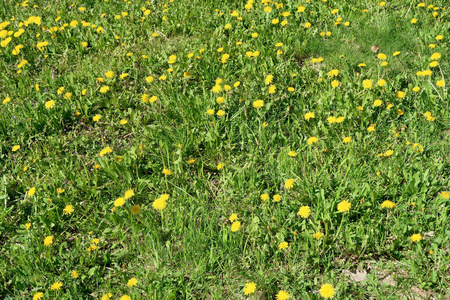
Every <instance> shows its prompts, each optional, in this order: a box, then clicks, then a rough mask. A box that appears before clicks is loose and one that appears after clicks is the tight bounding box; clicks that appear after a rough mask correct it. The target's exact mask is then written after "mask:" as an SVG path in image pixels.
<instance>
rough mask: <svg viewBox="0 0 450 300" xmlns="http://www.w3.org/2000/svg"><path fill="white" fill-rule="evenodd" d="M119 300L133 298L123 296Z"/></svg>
mask: <svg viewBox="0 0 450 300" xmlns="http://www.w3.org/2000/svg"><path fill="white" fill-rule="evenodd" d="M119 300H131V297H130V296H128V295H123V296H122V297H120V298H119Z"/></svg>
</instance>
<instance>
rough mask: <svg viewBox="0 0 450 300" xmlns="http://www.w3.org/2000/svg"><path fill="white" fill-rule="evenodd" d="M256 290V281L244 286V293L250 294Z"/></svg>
mask: <svg viewBox="0 0 450 300" xmlns="http://www.w3.org/2000/svg"><path fill="white" fill-rule="evenodd" d="M255 291H256V284H255V283H254V282H247V283H246V284H245V287H244V294H245V295H246V296H249V295H251V294H253V293H254V292H255Z"/></svg>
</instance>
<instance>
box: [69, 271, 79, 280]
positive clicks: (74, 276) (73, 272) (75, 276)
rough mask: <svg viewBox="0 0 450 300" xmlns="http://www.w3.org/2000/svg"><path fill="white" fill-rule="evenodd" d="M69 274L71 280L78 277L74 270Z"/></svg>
mask: <svg viewBox="0 0 450 300" xmlns="http://www.w3.org/2000/svg"><path fill="white" fill-rule="evenodd" d="M71 274H72V278H74V279H77V278H78V276H80V274H78V272H77V271H75V270H73V271H72V272H71Z"/></svg>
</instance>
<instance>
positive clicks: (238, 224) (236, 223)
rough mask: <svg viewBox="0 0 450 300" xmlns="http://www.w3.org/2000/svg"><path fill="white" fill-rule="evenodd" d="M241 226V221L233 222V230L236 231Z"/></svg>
mask: <svg viewBox="0 0 450 300" xmlns="http://www.w3.org/2000/svg"><path fill="white" fill-rule="evenodd" d="M240 228H241V222H239V221H236V222H233V224H231V231H232V232H236V231H238V230H239V229H240Z"/></svg>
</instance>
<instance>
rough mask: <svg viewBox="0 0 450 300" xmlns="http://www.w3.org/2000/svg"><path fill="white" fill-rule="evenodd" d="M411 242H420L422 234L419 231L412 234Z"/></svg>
mask: <svg viewBox="0 0 450 300" xmlns="http://www.w3.org/2000/svg"><path fill="white" fill-rule="evenodd" d="M409 239H410V240H411V242H420V241H421V240H422V235H420V233H416V234H413V235H412V236H411V237H410V238H409Z"/></svg>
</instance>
